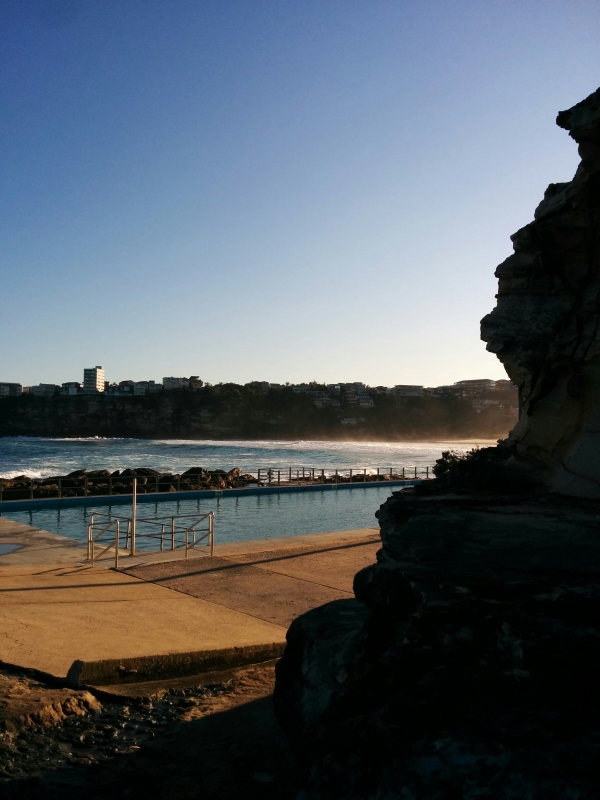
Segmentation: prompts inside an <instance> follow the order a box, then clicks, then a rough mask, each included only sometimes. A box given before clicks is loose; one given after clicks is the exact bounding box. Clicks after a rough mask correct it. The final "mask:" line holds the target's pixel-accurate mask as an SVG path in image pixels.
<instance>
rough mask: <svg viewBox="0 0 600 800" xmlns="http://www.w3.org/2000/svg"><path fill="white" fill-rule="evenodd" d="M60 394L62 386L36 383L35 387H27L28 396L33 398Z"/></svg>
mask: <svg viewBox="0 0 600 800" xmlns="http://www.w3.org/2000/svg"><path fill="white" fill-rule="evenodd" d="M61 392H62V386H56V384H54V383H38V385H37V386H30V387H29V394H32V395H33V396H34V397H54V395H55V394H60V393H61Z"/></svg>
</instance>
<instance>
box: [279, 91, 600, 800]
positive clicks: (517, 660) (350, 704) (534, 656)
mask: <svg viewBox="0 0 600 800" xmlns="http://www.w3.org/2000/svg"><path fill="white" fill-rule="evenodd" d="M558 122H559V124H560V125H561V126H563V127H566V128H567V129H568V130H569V131H570V132H571V135H572V136H573V137H574V138H575V139H576V140H577V141H578V142H579V144H580V152H581V156H582V163H581V166H580V168H579V169H578V171H577V174H576V175H575V178H574V179H573V181H572V182H571V183H569V184H565V185H559V186H556V185H554V186H551V187H550V189H549V190H548V192H547V193H546V198H545V200H544V202H543V203H542V205H541V206H540V207H539V208H538V210H537V212H536V219H535V221H534V222H533V223H531V224H530V225H528V226H526V227H525V228H523V230H521V231H519V232H518V233H517V234H515V236H513V241H514V244H515V254H514V255H513V256H511V258H509V259H508V260H507V261H506V262H505V263H504V264H502V265H501V266H500V267H499V268H498V272H497V275H498V277H499V280H500V289H499V295H498V305H497V308H496V309H495V310H494V311H493V312H492V314H490V315H489V316H488V317H486V318H485V319H484V320H483V322H482V333H483V338H484V339H485V340H486V341H488V343H489V344H488V346H489V349H490V350H492V351H493V352H496V353H497V354H498V356H499V357H500V358H501V359H502V361H503V363H504V364H505V366H506V369H507V371H508V373H509V375H510V376H511V378H513V380H515V381H517V382H518V384H519V387H520V403H521V417H520V421H519V423H518V425H517V427H516V428H515V429H514V431H513V432H512V433H511V435H510V437H509V440H508V442H507V443H505V444H504V445H503V446H501V447H498V448H490V449H488V450H484V451H480V452H479V453H477V454H476V455H475V456H474V457H472V458H470V459H468V460H466V461H462V462H461V461H459V462H458V463H456V464H455V465H453V466H450V467H449V468H448V469H447V470H446V475H445V477H443V478H439V479H437V480H436V481H431V482H429V483H428V484H426V485H422V486H420V487H415V488H414V489H412V490H404V491H401V492H395V493H394V494H393V496H392V497H391V498H390V499H389V500H388V501H387V502H386V503H385V504H384V505H383V506H382V507H381V509H380V510H379V511H378V512H377V514H376V516H377V517H378V519H379V523H380V527H381V540H382V548H381V550H380V551H379V552H378V554H377V563H376V564H374V565H372V566H371V567H367V568H366V569H364V570H362V571H361V572H359V573H358V575H356V577H355V581H354V593H355V597H356V599H352V600H340V601H336V602H335V603H329V604H328V605H325V606H322V607H321V608H317V609H314V610H313V611H311V612H309V613H308V614H305V615H303V616H301V617H299V618H298V619H296V620H295V621H294V622H293V623H292V625H291V627H290V629H289V631H288V636H287V638H288V644H287V647H286V651H285V654H284V656H283V658H282V659H281V661H280V662H279V664H278V667H277V685H276V691H275V704H276V711H277V715H278V718H279V720H280V722H281V724H282V726H283V728H284V730H285V731H286V732H287V734H288V736H289V738H290V740H291V741H292V742H293V744H294V746H295V749H296V753H297V755H298V759H299V761H300V763H301V764H302V765H303V767H304V769H305V773H304V788H303V792H302V793H301V794H300V795H299V797H301V798H302V799H303V800H400V799H401V800H449V798H457V799H458V798H460V799H461V800H482V799H483V798H490V800H491V799H492V798H493V799H494V800H517V799H518V800H525V798H527V800H564V798H567V797H568V798H572V799H573V800H575V799H577V800H584V799H585V800H587V799H588V798H589V800H592V799H594V800H595V799H596V798H598V796H599V795H598V786H599V785H600V781H599V775H600V770H599V767H598V743H599V742H600V723H599V719H600V700H599V699H598V692H597V687H596V683H597V678H596V673H597V668H598V664H599V663H600V526H599V523H598V520H599V519H600V499H599V496H600V441H599V439H598V437H599V436H600V425H599V424H598V423H599V422H600V395H599V392H600V372H599V368H600V332H599V331H598V323H599V322H600V310H599V309H600V307H599V303H598V298H599V290H600V249H599V245H600V194H599V187H600V177H599V176H600V90H599V91H598V92H596V93H595V94H593V95H591V96H590V97H589V98H588V99H587V100H585V101H583V102H582V103H580V104H578V105H577V106H575V107H574V108H573V109H571V110H570V111H567V112H562V113H561V114H559V117H558ZM517 466H520V467H526V468H527V471H523V470H522V469H521V470H518V469H516V467H517ZM528 477H531V478H532V480H531V481H529V480H526V479H527V478H528ZM567 495H579V497H574V496H567ZM582 496H583V497H582Z"/></svg>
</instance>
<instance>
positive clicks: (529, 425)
mask: <svg viewBox="0 0 600 800" xmlns="http://www.w3.org/2000/svg"><path fill="white" fill-rule="evenodd" d="M557 124H558V125H560V127H562V128H565V129H566V130H568V131H569V133H570V135H571V136H572V137H573V139H575V141H576V142H577V143H578V145H579V153H580V155H581V163H580V165H579V168H578V169H577V172H576V174H575V177H574V178H573V180H572V181H571V182H570V183H551V184H550V186H549V187H548V189H547V190H546V193H545V195H544V199H543V200H542V202H541V203H540V205H539V206H538V207H537V209H536V211H535V220H534V222H531V223H530V224H529V225H526V226H525V227H524V228H521V230H519V231H517V233H515V234H513V236H511V239H512V241H513V246H514V250H515V252H514V254H513V255H512V256H510V257H509V258H507V259H506V261H504V262H503V263H502V264H500V266H499V267H498V269H497V270H496V276H497V278H498V281H499V287H498V304H497V306H496V308H495V309H494V310H493V311H492V313H491V314H489V315H488V316H487V317H485V318H484V319H483V320H482V323H481V331H482V338H483V339H484V340H485V341H486V342H487V343H488V344H487V349H488V350H490V351H491V352H492V353H496V354H497V356H498V358H499V359H500V361H502V363H503V364H504V366H505V368H506V371H507V372H508V374H509V376H510V377H511V378H512V380H513V381H514V382H515V383H516V384H517V385H518V387H519V395H520V403H519V404H520V412H521V414H520V420H519V423H518V424H517V426H516V427H515V429H514V430H513V431H512V433H511V435H510V437H509V440H508V443H507V444H508V446H509V447H510V448H511V451H512V453H513V463H516V464H519V465H522V466H528V467H530V468H534V469H535V471H536V472H537V473H538V474H539V477H540V478H541V479H543V481H544V482H545V483H546V484H547V485H548V486H550V487H551V488H553V489H556V490H557V491H559V492H561V493H564V494H571V495H577V496H581V497H600V326H599V323H600V89H599V90H598V91H596V92H594V94H592V95H590V96H589V97H588V98H587V99H586V100H584V101H582V102H581V103H578V104H577V105H576V106H574V107H573V108H571V109H570V110H569V111H562V112H561V113H560V114H559V115H558V118H557Z"/></svg>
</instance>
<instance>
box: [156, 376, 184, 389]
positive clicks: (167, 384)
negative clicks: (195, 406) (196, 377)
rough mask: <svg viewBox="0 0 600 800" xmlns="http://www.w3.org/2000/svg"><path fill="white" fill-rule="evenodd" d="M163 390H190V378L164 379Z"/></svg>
mask: <svg viewBox="0 0 600 800" xmlns="http://www.w3.org/2000/svg"><path fill="white" fill-rule="evenodd" d="M162 382H163V389H165V390H168V389H189V388H190V379H189V378H173V377H171V378H163V381H162Z"/></svg>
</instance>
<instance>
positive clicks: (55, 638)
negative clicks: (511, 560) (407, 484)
mask: <svg viewBox="0 0 600 800" xmlns="http://www.w3.org/2000/svg"><path fill="white" fill-rule="evenodd" d="M378 547H379V536H378V534H377V533H376V531H375V530H374V529H365V530H358V531H343V532H336V533H328V534H314V535H311V536H302V537H289V538H284V539H277V540H270V541H266V540H262V541H260V542H258V541H255V542H246V543H241V544H235V545H218V546H217V547H216V548H215V553H216V555H215V557H213V558H210V557H209V556H206V555H202V554H201V552H202V551H199V553H198V554H195V555H196V557H193V558H189V559H187V560H182V559H178V560H170V561H166V560H165V559H168V558H171V559H173V556H178V555H179V554H177V553H175V554H169V553H163V554H156V556H147V555H146V556H144V555H143V554H142V555H139V556H136V557H135V558H132V559H131V560H129V561H128V560H127V559H123V561H122V564H123V566H124V567H125V569H124V570H119V571H118V572H117V571H115V570H112V569H109V568H107V567H105V566H95V567H91V566H89V565H87V564H86V563H85V561H84V559H85V555H86V554H85V549H84V548H82V547H79V546H78V545H76V544H74V543H72V542H71V541H70V540H68V539H64V538H63V537H60V536H56V535H55V534H51V533H48V532H46V531H39V530H36V529H32V528H30V527H29V526H26V525H21V524H20V523H16V522H12V521H10V520H6V519H0V629H1V632H2V636H1V637H0V661H3V662H5V663H8V664H13V665H18V666H21V667H26V668H31V669H35V670H37V671H38V672H41V673H45V674H47V675H51V676H54V677H56V678H59V679H64V678H65V677H66V676H67V674H69V675H70V676H72V675H74V674H75V673H76V678H74V679H73V680H74V681H75V683H76V684H78V685H80V684H82V683H86V682H87V683H95V684H100V683H111V682H117V681H128V680H137V679H139V680H149V679H152V678H153V677H155V676H158V675H162V676H164V677H171V676H172V675H175V674H178V675H180V674H191V673H192V672H193V670H194V669H195V670H196V671H197V672H199V671H203V670H204V669H209V668H219V667H228V666H235V665H236V664H239V663H243V662H244V660H246V662H247V663H248V662H249V661H251V660H255V661H258V660H261V659H262V660H266V659H267V658H273V657H276V656H277V655H279V654H280V653H281V651H282V648H283V644H284V641H285V633H286V629H287V627H288V625H289V623H290V622H291V620H292V619H293V618H294V617H295V616H297V615H298V614H300V613H303V612H304V611H306V610H308V609H309V608H312V607H314V606H316V605H320V604H321V603H324V602H328V601H329V600H334V599H339V598H341V597H350V596H351V595H352V578H353V576H354V574H355V573H356V572H357V571H358V570H359V569H361V568H362V567H363V566H366V565H367V564H369V563H372V562H373V561H374V558H375V552H376V550H377V549H378ZM10 548H13V549H12V551H11V552H6V551H7V549H8V550H10ZM267 548H268V549H267ZM3 550H4V553H3ZM153 559H158V561H155V563H152V560H153ZM111 560H112V559H109V562H110V561H111ZM74 664H77V665H78V666H77V669H74ZM186 671H187V672H186ZM136 676H137V677H136Z"/></svg>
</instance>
